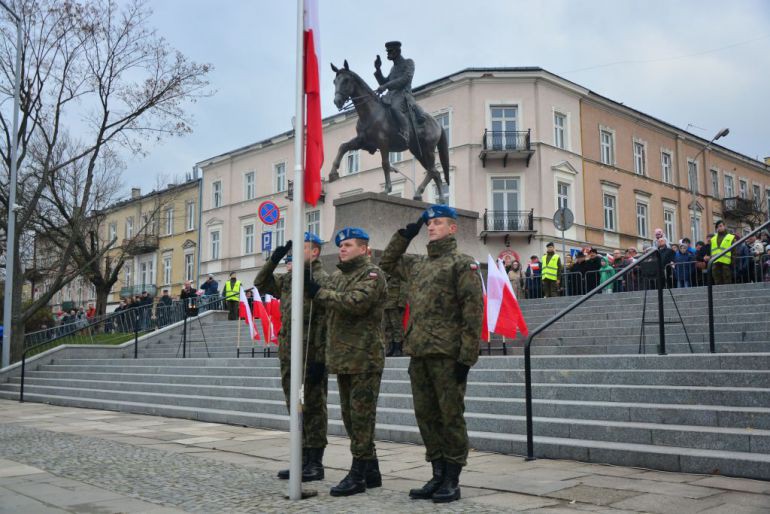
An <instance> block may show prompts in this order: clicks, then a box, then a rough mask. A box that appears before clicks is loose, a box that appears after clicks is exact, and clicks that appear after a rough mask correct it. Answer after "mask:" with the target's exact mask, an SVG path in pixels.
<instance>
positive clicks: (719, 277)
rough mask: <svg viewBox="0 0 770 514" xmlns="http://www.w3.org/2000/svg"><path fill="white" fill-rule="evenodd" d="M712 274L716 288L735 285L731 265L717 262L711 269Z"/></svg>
mask: <svg viewBox="0 0 770 514" xmlns="http://www.w3.org/2000/svg"><path fill="white" fill-rule="evenodd" d="M711 273H712V274H713V275H714V276H713V280H714V285H715V286H721V285H723V284H732V283H733V272H732V270H731V269H730V265H729V264H724V263H721V262H715V263H714V266H713V267H712V268H711Z"/></svg>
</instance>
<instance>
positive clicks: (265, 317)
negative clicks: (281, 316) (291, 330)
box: [252, 286, 275, 343]
mask: <svg viewBox="0 0 770 514" xmlns="http://www.w3.org/2000/svg"><path fill="white" fill-rule="evenodd" d="M252 291H253V296H254V302H253V307H252V308H253V309H254V317H255V318H259V321H260V322H261V323H262V334H264V336H265V343H269V342H270V341H272V340H273V338H274V337H275V335H274V333H273V324H272V323H271V322H270V315H269V314H268V313H267V309H266V308H265V304H264V303H262V297H260V296H259V289H257V287H256V286H254V288H253V289H252Z"/></svg>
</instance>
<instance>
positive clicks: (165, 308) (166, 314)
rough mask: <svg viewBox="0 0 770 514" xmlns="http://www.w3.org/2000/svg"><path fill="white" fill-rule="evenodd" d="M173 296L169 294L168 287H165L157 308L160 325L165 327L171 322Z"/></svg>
mask: <svg viewBox="0 0 770 514" xmlns="http://www.w3.org/2000/svg"><path fill="white" fill-rule="evenodd" d="M171 305H172V302H171V297H170V296H169V295H168V289H164V290H163V292H162V293H161V295H160V298H158V306H157V307H156V309H155V314H156V318H157V320H158V327H165V326H166V325H168V324H169V323H171V320H172V316H171V310H172V309H171Z"/></svg>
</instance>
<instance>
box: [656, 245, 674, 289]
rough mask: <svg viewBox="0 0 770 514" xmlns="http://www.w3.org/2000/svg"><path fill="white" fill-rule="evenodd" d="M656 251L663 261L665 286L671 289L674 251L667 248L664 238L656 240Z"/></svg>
mask: <svg viewBox="0 0 770 514" xmlns="http://www.w3.org/2000/svg"><path fill="white" fill-rule="evenodd" d="M657 243H658V251H659V252H660V258H661V260H662V261H663V273H664V275H665V280H666V282H665V286H666V287H668V288H669V289H671V288H672V287H674V257H675V254H674V250H672V249H671V248H669V246H668V240H667V239H666V238H665V237H659V238H658V241H657Z"/></svg>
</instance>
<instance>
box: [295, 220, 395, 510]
mask: <svg viewBox="0 0 770 514" xmlns="http://www.w3.org/2000/svg"><path fill="white" fill-rule="evenodd" d="M335 242H336V243H337V246H338V247H339V248H340V251H339V257H340V262H339V264H337V267H338V268H339V269H338V270H337V271H335V272H334V274H333V275H332V276H331V278H330V280H329V281H328V285H326V286H324V285H323V284H319V283H318V282H317V281H315V280H307V281H306V284H305V291H306V292H307V295H308V296H309V297H310V298H313V299H314V301H315V303H316V304H320V305H323V306H324V308H325V309H326V313H327V314H326V315H327V333H328V343H327V346H326V365H327V366H328V369H329V372H330V373H336V374H337V388H338V390H339V395H340V407H341V410H342V421H343V423H344V424H345V430H346V431H347V433H348V436H349V437H350V452H351V453H352V454H353V464H352V465H351V468H350V472H349V473H348V475H347V476H346V477H345V478H344V479H343V480H342V481H341V482H340V483H339V484H338V485H336V486H335V487H332V489H331V491H330V493H331V495H332V496H349V495H351V494H357V493H362V492H364V491H366V488H367V487H368V488H372V487H379V486H381V485H382V477H381V475H380V468H379V463H378V462H377V453H376V451H375V448H374V425H375V417H376V414H377V397H378V396H379V394H380V380H381V379H382V369H383V367H384V366H385V355H384V354H385V352H384V350H385V349H384V343H383V336H382V305H383V302H384V300H385V289H386V284H385V277H384V275H383V273H382V270H380V268H378V267H377V266H376V265H374V264H372V262H371V260H370V258H369V256H368V255H367V252H368V248H369V236H368V234H367V233H366V232H364V231H363V230H361V229H360V228H346V229H343V230H340V231H339V232H338V233H337V237H336V238H335Z"/></svg>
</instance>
